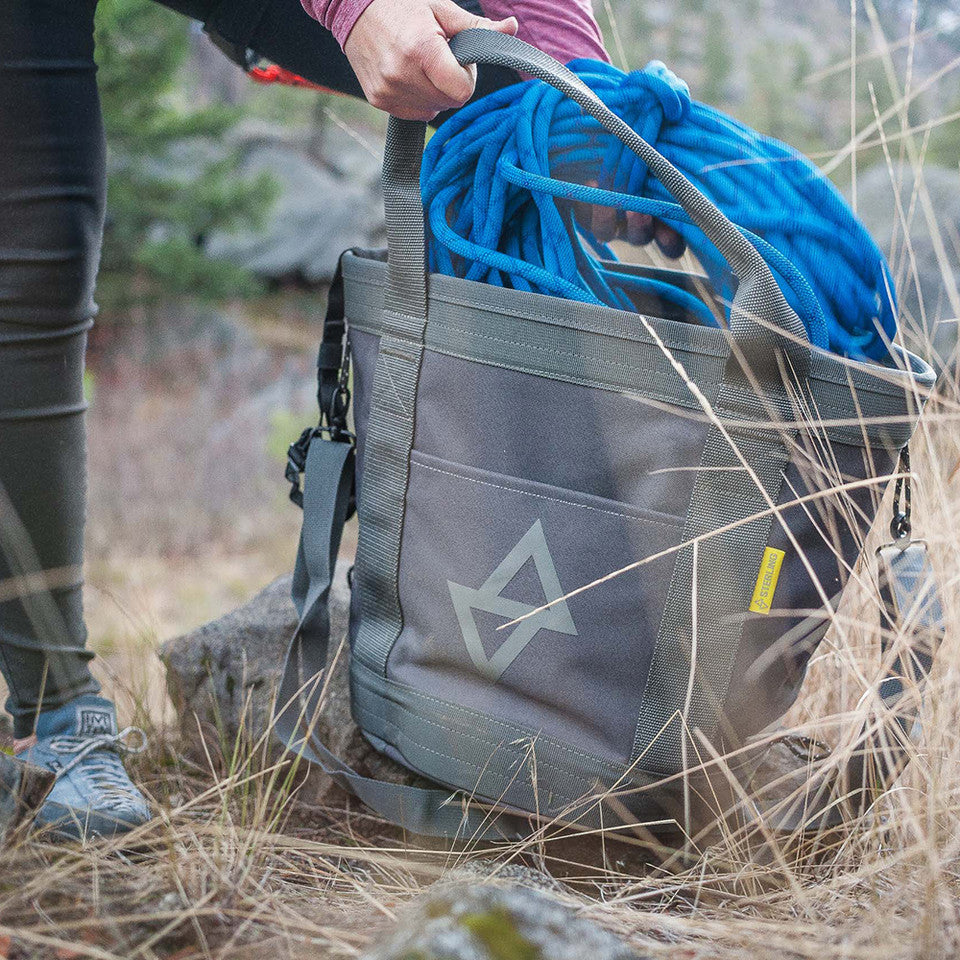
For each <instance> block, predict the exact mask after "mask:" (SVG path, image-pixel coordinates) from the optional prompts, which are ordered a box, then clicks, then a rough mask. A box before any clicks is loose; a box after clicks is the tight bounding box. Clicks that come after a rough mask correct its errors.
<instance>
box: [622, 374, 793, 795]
mask: <svg viewBox="0 0 960 960" xmlns="http://www.w3.org/2000/svg"><path fill="white" fill-rule="evenodd" d="M730 392H731V391H730V389H729V387H728V386H727V385H725V386H724V387H723V388H721V394H720V397H719V398H718V402H717V409H718V412H719V416H720V419H721V421H722V420H723V419H724V411H725V409H727V402H728V401H729V393H730ZM728 432H729V433H730V436H731V439H732V440H733V442H734V443H735V444H736V445H737V448H738V449H739V450H740V452H741V454H742V455H743V457H744V459H745V460H746V462H747V463H749V464H750V466H751V468H752V469H753V470H754V472H755V475H756V479H757V480H758V481H759V486H758V484H757V483H756V482H755V480H754V479H753V478H752V477H750V476H749V475H748V474H747V473H746V472H745V471H744V469H743V465H742V463H741V461H740V459H739V458H738V457H737V455H736V453H735V451H734V449H733V447H732V446H731V443H730V441H728V440H727V438H726V437H724V436H723V434H722V433H721V431H720V430H719V429H718V428H716V427H714V428H713V429H711V431H710V434H709V436H708V437H707V442H706V444H705V446H704V451H703V456H702V458H701V462H700V468H699V471H698V473H697V479H696V482H695V483H694V488H693V493H692V496H691V499H690V506H689V509H688V511H687V518H686V524H685V526H684V533H683V540H684V541H692V540H694V539H695V538H701V539H698V540H697V542H696V544H693V543H691V544H690V545H689V546H686V547H684V548H683V549H682V550H680V551H679V552H678V554H677V558H676V561H675V563H674V570H673V576H672V579H671V583H670V589H669V592H668V594H667V601H666V604H665V606H664V612H663V616H662V618H661V621H660V628H659V631H658V635H657V643H656V646H655V648H654V654H653V659H652V662H651V666H650V672H649V674H648V675H647V683H646V686H645V689H644V693H643V698H642V701H641V706H640V712H639V716H638V718H637V728H636V734H635V736H634V743H633V751H632V754H631V759H632V760H635V761H638V762H639V764H640V765H641V766H642V767H643V769H645V770H648V771H651V772H654V773H658V774H661V775H664V776H669V775H671V774H675V773H677V772H679V771H681V770H682V769H684V767H685V766H687V767H689V766H691V765H696V763H697V762H698V756H699V754H700V753H701V752H702V746H701V745H700V744H699V742H698V739H697V737H696V736H695V733H694V731H696V730H699V731H700V732H701V733H702V734H703V735H704V736H706V738H707V740H709V741H711V742H714V737H715V735H716V733H717V728H718V725H719V724H720V723H721V722H722V716H723V707H724V704H725V702H726V697H727V691H728V689H729V686H730V680H731V675H732V672H733V664H734V662H735V660H736V655H737V651H738V649H739V646H740V639H741V635H742V632H743V625H744V622H745V617H746V611H747V609H748V607H749V605H750V596H751V592H752V590H753V587H754V583H755V580H756V575H757V570H758V569H759V566H760V560H761V557H762V555H763V551H764V548H765V547H766V545H767V542H768V540H769V536H770V528H771V524H772V523H773V522H774V518H773V517H772V516H771V515H770V514H766V515H763V516H759V517H758V518H757V519H755V520H753V521H751V522H749V523H746V524H743V525H740V526H737V527H736V528H735V529H732V530H728V531H726V532H722V533H715V531H718V530H722V528H723V527H725V526H726V525H728V524H733V523H737V522H738V521H741V520H744V519H745V518H747V517H750V516H752V515H753V514H761V513H764V511H767V510H768V503H767V501H766V499H765V498H764V496H763V494H762V493H761V489H762V490H763V491H765V492H766V494H767V496H769V498H770V500H772V501H773V502H774V503H777V502H778V499H779V495H780V486H781V484H782V482H783V476H784V469H785V468H786V465H787V461H788V459H789V451H788V446H789V440H788V439H787V437H785V436H784V434H783V433H782V432H781V431H778V430H767V431H749V432H748V431H737V430H730V431H728ZM695 562H696V567H695V565H694V564H695ZM694 598H695V600H694ZM694 602H695V603H696V610H694ZM684 736H686V737H687V745H686V746H687V749H686V750H685V745H684ZM715 745H716V744H715ZM732 746H734V745H732ZM684 761H686V762H684Z"/></svg>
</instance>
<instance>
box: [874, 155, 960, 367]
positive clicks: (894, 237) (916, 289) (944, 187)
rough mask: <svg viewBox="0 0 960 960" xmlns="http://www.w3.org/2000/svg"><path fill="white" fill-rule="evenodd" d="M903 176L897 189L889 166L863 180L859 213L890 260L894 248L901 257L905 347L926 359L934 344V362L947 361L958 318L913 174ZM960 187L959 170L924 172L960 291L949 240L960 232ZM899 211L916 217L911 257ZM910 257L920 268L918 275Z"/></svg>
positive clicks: (897, 263) (897, 267)
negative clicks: (954, 318)
mask: <svg viewBox="0 0 960 960" xmlns="http://www.w3.org/2000/svg"><path fill="white" fill-rule="evenodd" d="M898 176H900V177H901V181H900V183H899V184H898V189H895V188H894V185H893V183H892V181H891V178H890V174H889V172H888V170H887V168H886V166H885V165H884V164H880V165H878V166H876V167H874V168H873V169H871V170H869V171H867V173H865V174H863V175H862V176H861V177H859V178H858V181H857V212H858V214H859V215H860V218H861V219H862V220H863V222H864V224H865V225H866V227H867V229H868V230H869V231H870V232H871V233H872V234H873V237H874V239H875V240H876V241H877V243H878V244H879V245H880V249H881V250H883V251H884V253H885V254H887V255H888V256H889V254H890V252H891V249H892V248H895V249H896V251H897V253H896V256H895V258H894V261H893V263H892V264H891V267H892V270H893V273H894V278H895V280H896V282H897V297H898V301H899V304H900V311H901V319H902V321H903V322H902V323H901V326H902V328H903V330H904V338H905V342H906V343H907V345H908V346H909V347H910V348H911V349H912V350H915V351H916V352H918V353H919V354H920V355H921V356H923V357H929V355H930V345H931V344H932V345H933V346H934V348H935V350H936V353H937V354H938V357H935V358H934V359H935V361H936V360H939V361H941V362H942V361H947V360H949V358H950V357H951V356H952V355H953V353H954V350H955V349H956V345H957V324H956V323H955V322H950V318H952V317H953V315H954V314H953V310H952V309H951V307H950V303H949V301H948V298H947V293H946V289H947V288H946V283H945V282H944V275H943V268H942V267H941V264H940V261H939V259H938V257H937V253H936V247H935V245H934V242H933V239H932V237H931V233H930V228H929V226H928V224H927V220H926V217H925V216H924V213H923V210H922V207H921V205H920V204H919V203H918V202H917V200H916V199H915V196H914V193H915V178H914V175H913V171H912V170H911V169H910V168H909V167H907V168H905V169H904V170H903V171H902V174H898ZM958 186H960V179H958V176H957V171H956V169H952V170H951V169H947V168H943V167H935V166H932V165H931V166H927V167H924V170H923V188H924V189H925V190H926V191H927V192H928V194H929V197H930V202H931V204H932V206H933V209H934V210H935V211H936V218H937V224H938V226H939V230H940V233H941V237H942V239H943V243H944V246H945V248H946V251H947V267H946V269H948V270H950V271H952V274H953V278H954V281H955V282H956V283H957V284H958V285H960V261H958V258H957V254H956V250H955V248H954V247H953V245H952V241H951V239H950V238H951V237H955V236H956V235H957V231H958V230H960V190H958V189H957V188H958ZM898 195H899V209H898V203H897V201H898ZM900 210H902V211H904V212H905V213H906V214H907V215H908V216H910V212H911V211H913V212H912V216H910V220H909V225H908V228H909V229H908V232H909V236H910V250H909V256H908V251H907V247H906V246H905V244H904V242H903V234H904V225H903V222H902V215H901V213H900ZM910 257H912V259H913V261H914V262H915V263H916V272H914V270H913V268H912V264H911V260H910ZM921 300H922V303H923V310H921ZM941 321H947V322H941Z"/></svg>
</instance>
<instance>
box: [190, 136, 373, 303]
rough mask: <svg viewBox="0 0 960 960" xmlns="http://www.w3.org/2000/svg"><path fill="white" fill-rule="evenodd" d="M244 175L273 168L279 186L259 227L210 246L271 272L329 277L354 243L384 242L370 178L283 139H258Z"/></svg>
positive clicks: (273, 275)
mask: <svg viewBox="0 0 960 960" xmlns="http://www.w3.org/2000/svg"><path fill="white" fill-rule="evenodd" d="M240 172H241V173H242V174H243V175H244V176H248V177H255V176H257V175H258V174H264V173H265V174H268V175H269V176H270V177H272V178H273V179H274V180H275V181H276V183H277V185H278V187H279V191H280V195H279V197H278V199H277V201H276V202H275V204H274V205H273V207H272V209H271V211H270V213H269V215H268V218H267V223H266V224H265V225H264V226H263V227H262V228H261V229H258V230H235V231H232V232H230V233H227V232H216V233H213V234H211V235H210V237H209V238H208V240H207V242H206V246H205V249H206V252H207V253H208V254H209V255H210V256H212V257H216V258H221V259H224V260H228V261H230V262H231V263H234V264H236V265H237V266H239V267H243V268H244V269H247V270H250V271H251V272H252V273H255V274H257V275H258V276H261V277H266V278H270V279H278V280H279V279H288V278H300V279H302V280H305V281H306V282H307V283H310V284H322V283H329V282H330V281H331V280H332V279H333V272H334V270H335V269H336V266H337V260H338V258H339V257H340V254H341V253H342V252H343V251H344V250H346V249H347V248H348V247H357V246H359V247H378V246H382V245H383V241H384V238H385V235H386V234H385V226H384V215H383V202H382V200H381V199H380V196H379V193H378V192H377V191H376V190H375V189H372V188H371V187H370V186H369V185H365V184H363V183H356V182H353V181H352V180H351V179H348V178H346V177H344V176H339V175H337V173H336V172H334V171H331V170H327V169H324V168H323V167H321V166H318V165H317V164H316V163H315V162H314V161H312V160H311V159H310V158H309V157H308V156H307V155H306V154H305V153H303V152H301V151H298V150H297V149H296V148H295V147H293V146H291V145H289V144H286V143H282V142H272V143H271V142H265V143H257V144H253V145H252V146H250V147H249V148H248V152H247V154H246V157H245V159H244V161H243V163H242V164H241V167H240Z"/></svg>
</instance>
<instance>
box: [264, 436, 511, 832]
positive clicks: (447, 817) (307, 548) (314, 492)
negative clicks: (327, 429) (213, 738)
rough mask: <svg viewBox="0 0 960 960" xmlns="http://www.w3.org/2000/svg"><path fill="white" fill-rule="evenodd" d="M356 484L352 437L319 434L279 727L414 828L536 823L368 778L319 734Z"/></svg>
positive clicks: (292, 744)
mask: <svg viewBox="0 0 960 960" xmlns="http://www.w3.org/2000/svg"><path fill="white" fill-rule="evenodd" d="M353 484H354V449H353V445H352V444H351V443H348V442H340V441H335V440H322V439H319V438H317V439H315V440H314V441H313V443H311V445H310V451H309V453H308V455H307V467H306V472H305V476H304V491H303V530H302V533H301V537H300V546H299V550H298V552H297V564H296V568H295V571H294V579H293V599H294V604H295V605H296V608H297V613H298V614H299V616H300V622H299V624H298V626H297V629H296V632H295V633H294V635H293V638H292V639H291V641H290V645H289V647H288V649H287V658H286V663H285V665H284V669H283V679H282V680H281V683H280V690H279V693H278V695H277V701H276V706H275V708H274V717H273V722H274V733H275V735H276V736H277V737H278V738H279V739H280V741H281V742H282V743H283V744H284V745H285V746H286V747H287V748H288V749H290V750H291V751H293V752H294V753H296V754H297V755H299V756H301V757H303V758H304V759H306V760H307V761H308V762H310V763H313V764H316V765H317V766H318V767H320V768H321V769H322V770H323V771H324V772H325V773H327V774H328V775H329V776H330V777H332V778H333V779H334V780H335V781H336V782H337V783H338V784H339V785H340V786H341V787H343V788H344V789H345V790H349V791H350V792H351V793H352V794H354V795H355V796H356V797H358V798H359V799H360V800H362V801H363V802H364V803H365V804H366V805H367V806H368V807H370V809H371V810H373V811H374V812H376V813H377V814H379V815H380V816H382V817H383V818H384V819H386V820H389V821H390V822H392V823H395V824H398V825H399V826H401V827H403V828H404V829H406V830H409V831H411V832H413V833H417V834H423V835H429V836H440V837H448V838H457V837H459V838H464V839H474V840H479V839H483V840H494V839H514V838H516V837H519V836H522V835H524V834H525V833H526V832H528V830H529V826H528V825H527V822H526V821H525V820H524V819H523V818H516V817H512V816H509V815H503V814H498V815H497V816H496V817H491V815H490V813H489V812H488V811H484V810H482V809H480V808H478V807H475V806H468V805H466V803H465V802H464V801H463V800H462V799H461V797H460V796H459V795H458V794H457V793H455V792H454V791H451V790H444V789H440V788H437V789H424V788H419V787H410V786H406V785H404V784H396V783H386V782H384V781H380V780H374V779H372V778H370V777H363V776H361V775H360V774H359V773H357V772H356V770H354V769H353V768H352V767H350V766H348V765H347V764H346V763H344V762H343V761H342V760H341V759H340V758H339V757H337V756H336V755H335V754H333V753H331V752H330V750H328V749H327V747H326V746H325V745H324V744H323V743H321V742H320V740H319V738H318V737H317V736H316V734H315V733H314V725H315V724H316V722H317V719H318V717H319V715H320V710H321V707H322V693H323V679H324V678H325V676H326V674H325V670H326V666H327V654H328V651H329V646H330V613H329V599H330V586H331V584H332V582H333V574H334V568H335V565H336V560H337V552H338V550H339V548H340V539H341V535H342V533H343V526H344V523H345V522H346V518H347V512H348V510H349V505H350V498H351V495H352V492H353Z"/></svg>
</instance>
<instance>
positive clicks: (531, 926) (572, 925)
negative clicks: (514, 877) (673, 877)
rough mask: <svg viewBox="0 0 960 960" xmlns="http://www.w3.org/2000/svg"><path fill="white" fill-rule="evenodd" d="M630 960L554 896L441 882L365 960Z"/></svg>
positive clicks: (626, 950) (629, 953)
mask: <svg viewBox="0 0 960 960" xmlns="http://www.w3.org/2000/svg"><path fill="white" fill-rule="evenodd" d="M413 958H416V960H637V954H636V953H635V952H634V951H633V950H631V949H630V947H628V946H627V945H626V944H624V943H622V942H621V941H620V940H618V939H617V938H616V937H615V936H614V935H613V934H612V933H608V932H607V931H606V930H604V929H603V928H601V927H599V926H597V924H596V923H594V922H593V921H592V920H589V919H587V918H586V917H582V916H579V915H578V914H577V912H576V911H575V910H574V909H573V908H572V907H570V906H568V905H567V904H566V903H564V902H562V901H561V900H559V899H558V898H556V897H554V896H551V895H549V894H547V893H544V892H543V891H541V890H534V889H530V888H529V887H526V886H520V885H517V884H508V885H500V884H464V883H453V884H440V885H438V886H436V887H435V888H433V889H432V890H431V892H430V893H429V894H427V895H426V896H425V897H423V898H422V899H420V900H419V901H417V902H416V903H415V904H414V905H413V906H412V908H411V909H410V910H409V911H408V912H407V913H406V914H405V915H404V916H403V917H402V918H401V920H400V922H399V925H398V927H397V929H396V930H395V931H394V932H393V934H392V935H390V936H389V938H388V939H387V940H385V941H384V942H382V943H380V944H378V945H376V946H374V947H373V948H372V949H371V950H370V951H369V952H368V953H367V954H366V955H365V960H413Z"/></svg>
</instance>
